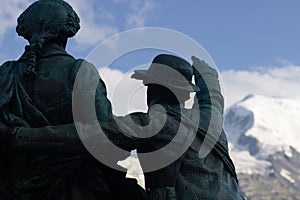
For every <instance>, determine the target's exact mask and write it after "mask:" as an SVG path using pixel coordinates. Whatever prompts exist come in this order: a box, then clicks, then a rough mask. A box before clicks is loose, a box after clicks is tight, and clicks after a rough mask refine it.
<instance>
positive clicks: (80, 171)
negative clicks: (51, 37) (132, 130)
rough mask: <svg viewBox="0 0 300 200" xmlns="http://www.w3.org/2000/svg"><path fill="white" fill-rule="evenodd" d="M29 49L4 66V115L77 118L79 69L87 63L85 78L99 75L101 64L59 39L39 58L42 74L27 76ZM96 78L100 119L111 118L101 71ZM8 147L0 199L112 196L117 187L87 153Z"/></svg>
mask: <svg viewBox="0 0 300 200" xmlns="http://www.w3.org/2000/svg"><path fill="white" fill-rule="evenodd" d="M25 54H26V53H25ZM25 54H24V55H23V56H22V57H21V58H20V59H19V60H18V61H9V62H6V63H4V64H3V65H2V66H1V67H0V88H1V93H0V119H1V121H2V122H4V123H6V124H8V125H9V126H23V127H33V128H38V127H43V126H49V125H61V124H68V123H73V115H72V90H73V88H72V87H73V83H74V80H75V78H76V73H77V71H78V69H79V67H80V65H81V64H82V63H84V64H85V65H87V71H86V73H85V74H86V80H87V81H95V80H94V79H95V76H92V74H95V73H96V74H97V75H98V72H97V70H96V68H95V67H94V66H93V65H91V64H90V63H88V62H86V61H83V60H76V59H74V58H73V57H72V56H71V55H69V54H68V53H67V52H66V51H65V50H64V49H63V48H61V47H60V46H58V45H56V44H47V45H45V47H43V49H42V52H41V54H40V55H39V58H38V60H37V64H36V65H37V66H36V73H37V76H36V77H35V78H34V77H27V76H26V75H25V74H26V70H27V65H26V63H25V62H26V59H24V57H25ZM96 78H97V76H96ZM91 79H92V80H91ZM99 80H100V81H99ZM96 81H99V84H98V87H97V93H96V107H97V117H98V119H99V121H108V120H111V118H112V112H111V104H110V102H109V100H108V99H107V97H106V88H105V85H104V82H103V81H102V80H101V79H100V77H98V80H96ZM84 92H85V93H87V92H89V91H84ZM29 143H30V141H29ZM29 146H30V145H29ZM4 149H5V151H2V152H1V166H0V167H1V171H0V172H1V183H0V198H1V199H22V200H23V199H24V200H25V199H33V200H35V199H58V200H59V199H99V197H102V198H103V199H110V196H111V193H112V192H111V190H110V189H109V185H108V183H107V181H106V179H107V177H105V176H106V174H108V173H110V172H109V169H108V168H107V167H105V166H103V165H102V164H101V163H99V162H97V161H96V160H95V159H94V158H93V157H92V156H90V155H89V154H87V153H83V154H75V155H62V154H56V155H49V154H42V153H39V152H38V151H37V152H34V151H31V152H20V151H15V149H8V147H7V148H4ZM37 150H38V149H37ZM50 151H51V150H50ZM53 151H55V149H53ZM121 176H122V177H124V176H125V175H124V174H123V173H122V174H120V177H121Z"/></svg>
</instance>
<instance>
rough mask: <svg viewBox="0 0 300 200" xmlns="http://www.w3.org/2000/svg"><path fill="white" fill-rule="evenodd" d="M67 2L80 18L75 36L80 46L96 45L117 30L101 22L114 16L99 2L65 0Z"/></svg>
mask: <svg viewBox="0 0 300 200" xmlns="http://www.w3.org/2000/svg"><path fill="white" fill-rule="evenodd" d="M67 2H68V3H69V4H70V5H71V6H72V7H73V8H74V10H75V11H76V13H77V14H78V15H79V18H80V25H81V28H80V30H79V32H78V33H77V35H76V37H75V41H76V42H77V43H78V45H79V46H80V47H81V48H85V47H88V46H92V45H96V44H98V43H99V42H101V41H102V40H104V39H106V38H107V37H109V36H111V35H112V34H115V33H117V32H118V28H117V27H114V26H111V25H108V24H104V23H101V20H103V21H106V20H107V21H113V20H114V16H113V15H112V14H111V13H110V12H109V11H107V10H105V9H104V8H103V7H102V6H101V4H99V3H97V2H95V1H94V0H85V1H76V0H67Z"/></svg>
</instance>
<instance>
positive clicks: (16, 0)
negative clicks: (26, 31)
mask: <svg viewBox="0 0 300 200" xmlns="http://www.w3.org/2000/svg"><path fill="white" fill-rule="evenodd" d="M30 2H32V1H29V0H10V1H1V6H0V24H1V25H0V43H1V41H2V40H3V36H4V34H5V33H6V32H7V31H8V30H10V29H14V28H15V27H16V25H17V18H18V16H19V15H20V14H21V13H22V11H23V10H24V9H25V8H26V7H27V6H28V5H29V4H30Z"/></svg>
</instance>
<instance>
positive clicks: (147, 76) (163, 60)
mask: <svg viewBox="0 0 300 200" xmlns="http://www.w3.org/2000/svg"><path fill="white" fill-rule="evenodd" d="M131 77H132V78H134V79H138V80H143V83H144V85H148V84H159V85H162V86H165V87H170V88H175V89H180V90H187V91H190V92H197V91H199V90H200V89H199V87H197V86H196V85H194V84H193V83H192V77H193V68H192V66H191V65H190V63H189V62H187V61H186V60H184V59H182V58H180V57H177V56H174V55H168V54H160V55H158V56H156V57H155V58H154V59H153V61H152V63H151V65H150V67H149V69H148V70H135V71H134V74H133V75H132V76H131Z"/></svg>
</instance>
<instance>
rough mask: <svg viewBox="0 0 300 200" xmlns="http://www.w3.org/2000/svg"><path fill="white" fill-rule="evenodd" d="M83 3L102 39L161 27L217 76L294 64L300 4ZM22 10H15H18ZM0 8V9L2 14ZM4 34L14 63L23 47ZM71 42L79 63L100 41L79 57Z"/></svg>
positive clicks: (4, 47)
mask: <svg viewBox="0 0 300 200" xmlns="http://www.w3.org/2000/svg"><path fill="white" fill-rule="evenodd" d="M1 1H6V2H7V3H5V4H9V2H11V1H10V0H1ZM25 2H26V1H25ZM28 2H33V1H28ZM68 2H69V3H70V4H71V5H72V4H73V5H78V7H80V6H81V4H84V3H83V2H84V1H82V0H69V1H68ZM85 2H86V4H91V5H93V6H91V8H93V9H94V10H92V11H90V12H95V13H97V12H98V13H97V14H99V16H98V17H95V19H93V20H94V21H95V24H97V25H98V26H99V29H101V27H104V28H103V29H105V30H106V29H107V28H108V27H111V28H112V29H111V30H106V31H107V32H105V31H104V32H105V33H103V34H104V35H103V39H104V38H105V37H108V36H110V35H112V34H114V33H117V32H119V31H124V30H127V29H129V28H134V27H142V26H154V27H164V28H170V29H173V30H177V31H180V32H182V33H184V34H186V35H188V36H190V37H192V38H194V39H195V40H196V41H197V42H199V43H200V44H201V45H202V46H204V48H205V49H206V50H207V51H208V53H209V54H210V55H211V56H212V58H213V59H214V61H215V62H216V64H217V66H218V68H219V69H221V70H223V69H224V70H225V69H248V68H249V67H256V66H282V65H283V64H285V62H291V63H294V64H299V63H300V56H299V52H300V37H299V35H300V20H299V19H300V12H299V9H300V2H299V1H296V0H289V1H280V0H264V1H238V0H235V1H234V0H232V1H216V0H212V1H196V0H194V1H179V0H176V1H171V0H165V1H158V0H153V1H144V0H140V1H139V0H136V1H129V0H128V1H127V0H115V1H111V0H103V1H96V0H88V1H85ZM145 2H149V3H145ZM5 4H4V6H5ZM11 4H12V3H11ZM25 4H26V3H23V5H21V6H19V7H20V10H21V9H22V7H25ZM19 5H20V4H19ZM4 6H3V8H2V9H5V7H4ZM143 9H144V11H143ZM82 10H83V11H84V12H86V10H84V9H82ZM84 12H83V13H79V14H80V17H81V18H82V17H84V16H83V15H88V14H87V13H84ZM138 12H141V14H138ZM135 14H136V15H137V16H138V17H139V18H140V19H139V20H140V22H137V21H134V22H132V23H130V22H128V21H129V19H128V18H129V16H133V15H135ZM84 22H85V21H82V23H84ZM83 28H84V26H83ZM1 29H2V28H1ZM9 29H10V30H7V31H5V33H6V34H4V36H2V38H5V40H3V39H2V40H1V43H0V50H1V52H4V58H7V59H9V58H10V59H14V58H16V57H18V55H19V54H20V53H21V50H22V46H23V45H24V43H23V41H22V39H21V38H20V39H18V38H17V36H16V34H15V33H14V27H9ZM113 29H114V30H113ZM1 32H2V31H1ZM72 42H73V41H71V42H70V48H69V51H71V52H72V53H73V54H75V55H76V56H78V57H85V56H86V55H87V54H88V52H89V51H90V50H91V48H93V47H94V46H95V45H96V43H97V42H100V41H97V42H94V43H89V42H87V43H89V46H88V47H84V48H83V49H81V50H80V51H78V50H76V48H75V46H76V45H73V43H72ZM10 46H11V47H10ZM72 47H73V48H72ZM20 49H21V50H20ZM4 58H2V59H1V57H0V59H1V60H0V61H2V62H3V59H4Z"/></svg>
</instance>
